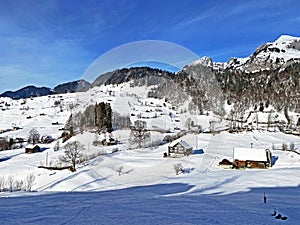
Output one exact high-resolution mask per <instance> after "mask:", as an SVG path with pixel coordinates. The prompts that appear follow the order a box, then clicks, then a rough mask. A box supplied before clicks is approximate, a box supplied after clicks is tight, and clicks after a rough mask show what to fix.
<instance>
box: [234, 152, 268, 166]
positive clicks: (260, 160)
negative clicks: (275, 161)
mask: <svg viewBox="0 0 300 225" xmlns="http://www.w3.org/2000/svg"><path fill="white" fill-rule="evenodd" d="M233 166H234V168H236V169H240V168H264V169H265V168H268V167H270V166H272V154H271V151H270V150H269V149H257V148H235V149H234V150H233Z"/></svg>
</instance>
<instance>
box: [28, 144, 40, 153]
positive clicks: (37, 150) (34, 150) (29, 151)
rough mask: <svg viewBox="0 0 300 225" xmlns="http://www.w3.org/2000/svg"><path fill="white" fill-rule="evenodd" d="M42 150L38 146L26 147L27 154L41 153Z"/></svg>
mask: <svg viewBox="0 0 300 225" xmlns="http://www.w3.org/2000/svg"><path fill="white" fill-rule="evenodd" d="M40 151H41V148H40V146H38V145H27V146H26V147H25V153H36V152H40Z"/></svg>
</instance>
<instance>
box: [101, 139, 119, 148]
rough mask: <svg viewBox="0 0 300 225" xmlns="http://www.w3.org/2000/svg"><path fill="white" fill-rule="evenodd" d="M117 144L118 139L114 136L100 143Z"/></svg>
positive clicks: (105, 144) (106, 144)
mask: <svg viewBox="0 0 300 225" xmlns="http://www.w3.org/2000/svg"><path fill="white" fill-rule="evenodd" d="M116 144H118V141H117V140H116V139H114V138H106V139H103V140H102V145H104V146H111V145H116Z"/></svg>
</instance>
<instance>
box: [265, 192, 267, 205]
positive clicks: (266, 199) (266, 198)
mask: <svg viewBox="0 0 300 225" xmlns="http://www.w3.org/2000/svg"><path fill="white" fill-rule="evenodd" d="M264 203H267V196H266V194H265V192H264Z"/></svg>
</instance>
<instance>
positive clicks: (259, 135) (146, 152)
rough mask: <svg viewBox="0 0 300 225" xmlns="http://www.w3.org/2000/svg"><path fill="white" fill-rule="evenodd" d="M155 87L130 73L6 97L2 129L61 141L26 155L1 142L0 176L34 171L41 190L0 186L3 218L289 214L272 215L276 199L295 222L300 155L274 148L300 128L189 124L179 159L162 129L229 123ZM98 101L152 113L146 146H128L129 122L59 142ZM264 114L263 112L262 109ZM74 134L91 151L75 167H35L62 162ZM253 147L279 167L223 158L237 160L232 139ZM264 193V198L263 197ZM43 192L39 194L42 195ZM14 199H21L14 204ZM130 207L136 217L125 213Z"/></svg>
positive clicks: (94, 220)
mask: <svg viewBox="0 0 300 225" xmlns="http://www.w3.org/2000/svg"><path fill="white" fill-rule="evenodd" d="M150 89H151V87H145V86H141V87H132V86H131V85H130V82H129V83H123V84H120V85H106V86H100V87H94V88H93V89H90V90H89V91H87V92H82V93H76V94H75V93H72V94H70V93H69V94H61V95H51V96H44V97H36V98H31V99H21V100H12V99H9V98H1V109H2V110H1V111H0V118H1V120H0V126H1V128H2V133H1V137H4V138H5V137H8V138H17V137H19V138H23V139H25V140H26V138H27V136H28V132H29V130H30V129H31V128H35V129H37V130H38V132H39V133H40V134H41V135H51V136H53V137H54V138H55V139H58V141H59V142H60V149H59V150H58V151H54V145H55V143H56V141H55V142H53V143H51V144H41V145H40V146H41V148H42V152H39V153H35V154H26V153H25V150H24V147H22V148H16V149H14V150H6V151H0V171H1V175H0V180H5V181H6V182H7V181H8V180H9V179H11V178H13V180H14V182H16V181H19V182H20V181H26V178H27V177H28V176H29V175H30V174H31V175H34V177H35V180H34V183H33V186H32V190H34V191H36V192H34V193H32V192H31V193H26V192H19V191H17V192H12V193H9V192H0V196H2V197H9V198H2V200H1V201H2V204H1V209H2V210H1V211H2V212H4V214H2V216H1V219H0V221H1V222H2V224H11V223H14V222H15V221H18V222H17V223H19V222H22V223H28V224H46V223H47V224H49V223H58V221H60V222H59V223H65V224H68V223H71V222H74V221H76V223H81V224H107V223H109V224H128V223H131V224H138V223H140V222H141V221H143V223H145V224H158V223H161V222H162V221H164V222H165V223H167V224H218V223H219V224H241V223H243V222H245V223H246V224H252V223H254V224H259V223H260V222H261V221H264V222H263V224H274V223H277V222H284V221H281V220H280V221H278V220H276V219H275V218H274V217H272V216H271V213H272V212H273V209H274V208H275V207H276V208H277V209H278V211H279V212H280V213H281V214H282V215H284V216H287V217H288V220H287V221H286V223H289V224H296V221H299V220H300V214H299V209H300V204H299V202H300V201H299V199H298V197H297V196H298V195H299V191H298V189H299V184H300V178H299V176H298V175H297V174H298V171H299V169H300V155H299V154H296V153H294V152H289V151H281V150H276V149H280V148H281V147H282V144H283V143H285V144H287V146H290V144H291V143H293V144H294V148H295V149H296V150H297V151H299V148H300V140H299V136H295V135H289V134H284V133H281V132H279V131H278V130H276V129H272V132H270V131H266V129H263V130H253V131H243V132H240V133H235V134H231V133H228V132H227V131H221V132H217V133H214V134H212V133H201V134H193V133H189V134H187V135H185V136H183V137H182V139H183V140H184V141H186V142H187V143H188V144H189V145H191V146H193V148H194V150H196V151H194V154H192V155H190V156H187V157H183V158H164V157H163V154H164V153H165V152H167V151H168V144H163V145H157V143H159V142H161V140H162V139H163V138H164V136H165V135H166V133H163V132H158V131H159V130H161V131H165V132H171V134H175V133H176V132H179V131H180V130H183V129H188V126H190V125H191V124H190V123H189V122H191V121H193V123H195V124H197V125H200V126H201V127H202V129H203V130H204V131H205V130H210V129H212V124H213V126H214V130H216V131H217V130H224V129H226V127H228V126H229V123H230V122H229V121H226V120H222V119H220V118H219V117H217V116H216V115H214V114H213V113H212V112H209V113H208V115H201V116H200V115H191V114H189V113H188V112H179V111H177V110H176V108H174V107H173V106H172V105H171V104H170V103H168V102H165V101H164V99H155V98H148V97H147V92H148V90H150ZM101 101H104V102H108V103H110V104H111V106H112V109H113V112H117V113H118V114H120V115H123V116H129V117H130V119H131V121H132V122H134V121H135V120H137V119H142V120H144V121H146V122H147V125H148V128H149V129H151V130H152V131H151V143H150V144H149V147H147V148H142V149H129V144H128V136H129V133H130V130H126V129H119V130H115V131H113V136H114V137H116V138H117V139H118V140H119V141H120V142H119V144H118V145H116V146H94V145H93V142H94V141H95V139H101V138H104V136H103V134H102V135H98V134H95V133H94V132H92V131H89V130H86V131H84V132H82V133H78V134H77V135H76V136H75V137H72V138H71V139H70V140H69V141H67V142H66V143H62V141H61V139H59V137H60V135H61V133H62V132H63V131H62V130H60V129H61V128H63V127H64V125H65V122H66V121H67V120H68V118H69V116H70V114H71V113H73V114H75V113H76V112H79V111H82V110H84V108H85V107H87V106H88V105H90V104H95V103H96V102H101ZM258 116H259V117H260V118H259V119H260V120H261V121H262V120H263V118H264V114H263V113H261V114H258ZM254 119H257V117H255V118H253V120H254ZM13 128H15V130H14V129H13ZM17 128H19V129H17ZM260 128H262V126H260ZM74 140H77V141H79V142H80V143H82V144H83V145H84V149H83V150H82V153H83V154H84V156H86V157H90V158H91V159H90V160H88V161H85V162H84V163H82V164H80V165H78V168H77V171H76V172H71V171H69V170H62V171H52V170H46V169H42V168H38V166H41V165H42V166H53V165H60V160H59V158H60V157H61V156H62V155H64V150H65V149H64V146H65V144H67V143H68V142H71V141H74ZM250 146H253V147H255V148H269V149H271V151H272V154H273V156H274V160H275V164H274V165H273V167H271V168H269V169H266V170H262V169H246V170H232V169H224V168H221V167H219V166H218V163H219V162H220V161H221V160H222V159H224V158H225V159H228V160H233V159H232V155H233V148H234V147H250ZM200 149H201V150H200ZM272 149H275V150H272ZM178 163H180V164H181V165H182V166H183V168H184V172H182V173H180V174H179V175H176V173H175V170H174V165H175V164H178ZM120 168H122V169H121V171H120ZM119 171H120V172H119ZM104 191H105V192H104ZM57 192H59V193H57ZM61 192H72V193H65V194H62V193H61ZM73 192H74V193H73ZM264 192H265V193H266V195H267V198H268V203H267V204H264V203H263V193H264ZM48 193H51V195H48ZM53 193H55V194H53ZM291 195H292V196H296V197H291ZM112 196H114V197H112ZM16 197H17V198H16ZM20 197H21V198H20ZM37 198H38V199H40V200H39V201H37V200H36V199H37ZM40 202H43V203H42V204H40ZM45 202H47V203H45ZM15 205H19V206H18V208H15ZM30 206H33V207H38V208H39V209H40V210H39V211H38V212H37V214H35V213H34V214H33V215H32V216H30V217H27V216H24V215H27V214H28V213H29V211H28V210H29V208H30ZM157 207H159V208H157ZM75 208H76V209H75ZM7 210H8V211H7ZM20 212H22V213H20ZM100 212H101V213H100ZM128 214H130V215H132V216H131V217H128V216H125V215H128ZM51 215H55V216H51ZM120 221H121V222H120ZM241 221H243V222H241Z"/></svg>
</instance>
